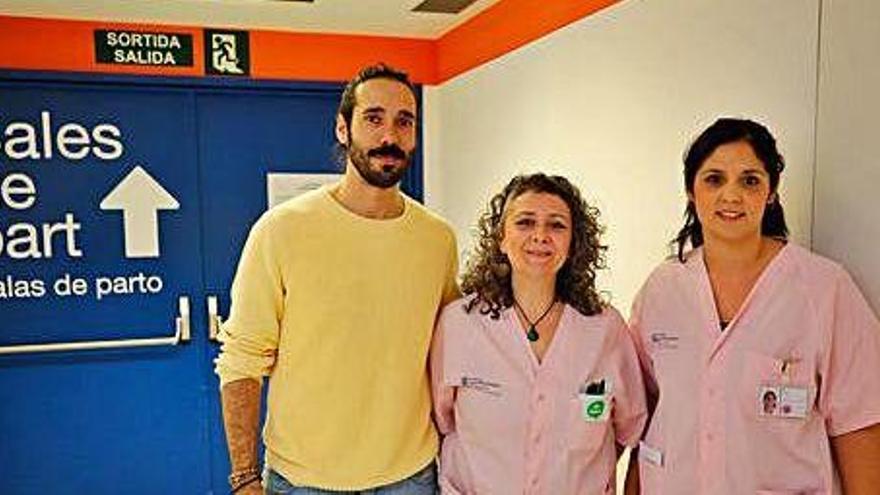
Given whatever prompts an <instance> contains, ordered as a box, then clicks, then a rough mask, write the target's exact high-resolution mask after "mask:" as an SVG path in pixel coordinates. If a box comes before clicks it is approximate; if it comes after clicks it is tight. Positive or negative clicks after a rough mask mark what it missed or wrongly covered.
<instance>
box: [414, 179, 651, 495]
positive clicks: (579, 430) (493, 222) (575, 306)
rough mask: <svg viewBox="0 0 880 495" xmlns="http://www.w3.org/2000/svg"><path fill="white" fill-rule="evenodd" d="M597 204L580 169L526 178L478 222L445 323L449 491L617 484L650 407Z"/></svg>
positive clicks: (443, 393) (441, 418)
mask: <svg viewBox="0 0 880 495" xmlns="http://www.w3.org/2000/svg"><path fill="white" fill-rule="evenodd" d="M597 217H598V211H597V210H596V209H595V208H593V207H590V206H588V205H587V204H586V202H585V201H584V200H583V199H582V198H581V195H580V192H579V191H578V190H577V188H576V187H575V186H573V185H572V184H571V183H570V182H569V181H568V180H566V179H565V178H563V177H559V176H547V175H544V174H540V173H539V174H533V175H521V176H517V177H514V178H513V179H512V180H511V181H510V182H509V183H508V184H507V186H506V187H505V188H504V190H503V191H501V192H500V193H499V194H497V195H495V196H494V197H493V198H492V199H491V201H490V202H489V206H488V208H487V211H486V212H485V213H484V214H483V215H482V217H481V218H480V221H479V241H478V243H477V247H476V252H475V254H474V256H473V258H472V259H471V260H470V263H469V264H468V269H467V273H466V274H465V275H464V279H463V283H462V291H463V292H464V293H465V297H464V298H462V299H459V300H458V301H455V302H453V303H451V304H450V305H448V306H447V307H446V308H444V310H443V312H442V314H441V315H440V319H439V320H438V325H437V329H436V331H435V336H434V339H435V340H434V345H433V347H432V351H431V371H432V382H433V394H434V412H435V417H436V420H437V425H438V428H439V430H440V432H441V434H443V435H444V438H443V446H442V450H441V457H440V485H441V490H442V492H443V493H451V494H511V493H537V494H544V493H546V494H581V493H585V494H591V495H593V494H613V493H614V484H615V483H614V479H615V464H616V460H617V456H618V454H619V452H620V449H621V447H620V446H623V445H632V444H633V443H634V442H636V441H637V439H638V437H639V434H640V433H641V431H642V427H643V425H644V421H645V418H646V410H645V402H644V388H643V385H642V381H641V373H640V371H639V365H638V360H637V357H636V353H635V348H634V346H633V344H632V341H631V340H630V338H629V335H628V333H627V331H626V328H625V326H624V322H623V320H622V319H621V317H620V315H619V314H618V312H617V311H616V310H614V308H612V307H610V306H609V305H608V304H606V303H605V302H603V301H602V298H601V297H600V296H599V294H598V292H597V291H596V287H595V282H596V271H597V270H599V269H601V268H604V266H605V262H604V251H605V246H603V245H602V244H601V243H600V241H599V236H600V234H601V233H602V228H601V227H600V226H599V224H598V221H597Z"/></svg>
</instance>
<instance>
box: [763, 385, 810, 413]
mask: <svg viewBox="0 0 880 495" xmlns="http://www.w3.org/2000/svg"><path fill="white" fill-rule="evenodd" d="M759 392H760V393H759V394H758V397H759V400H758V414H759V415H761V416H765V417H774V418H786V419H803V418H806V417H807V403H808V393H807V388H806V387H797V386H791V385H774V386H762V387H760V389H759Z"/></svg>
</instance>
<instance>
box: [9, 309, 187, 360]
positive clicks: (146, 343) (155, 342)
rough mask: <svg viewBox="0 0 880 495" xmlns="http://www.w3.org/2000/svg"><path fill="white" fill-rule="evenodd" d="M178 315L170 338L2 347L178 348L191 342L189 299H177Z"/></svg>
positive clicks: (24, 349) (12, 350)
mask: <svg viewBox="0 0 880 495" xmlns="http://www.w3.org/2000/svg"><path fill="white" fill-rule="evenodd" d="M177 312H178V315H177V317H176V318H175V319H174V335H171V336H169V337H150V338H144V339H117V340H90V341H82V342H53V343H47V344H16V345H9V346H3V347H0V355H3V354H30V353H39V352H65V351H92V350H98V349H119V348H123V347H157V346H166V345H170V346H176V345H180V344H184V343H186V342H189V340H190V318H189V298H188V297H187V296H180V297H179V298H178V299H177Z"/></svg>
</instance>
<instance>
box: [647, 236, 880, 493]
mask: <svg viewBox="0 0 880 495" xmlns="http://www.w3.org/2000/svg"><path fill="white" fill-rule="evenodd" d="M630 329H631V331H632V333H633V336H634V340H635V343H636V347H637V350H638V352H639V356H640V358H641V359H642V363H643V368H644V371H645V376H646V379H645V381H646V386H647V388H648V395H649V402H652V403H654V402H656V409H655V410H654V412H653V415H652V418H651V420H650V423H649V426H648V429H647V431H646V433H645V437H644V441H643V442H642V448H641V449H640V450H641V451H640V455H639V466H640V477H641V484H642V493H645V494H650V495H673V494H674V495H680V494H717V495H742V494H755V493H758V494H831V493H838V492H837V488H836V487H835V481H834V473H833V471H834V470H833V463H832V458H831V451H830V445H829V441H828V438H829V437H833V436H836V435H841V434H844V433H848V432H852V431H854V430H858V429H861V428H865V427H868V426H871V425H873V424H876V423H878V422H880V324H878V321H877V318H876V316H875V315H874V313H873V312H872V311H871V309H870V307H869V306H868V304H867V302H866V301H865V299H864V297H863V296H862V295H861V293H860V292H859V290H858V289H857V288H856V286H855V284H854V283H853V281H852V279H851V278H850V276H849V275H848V274H847V273H846V271H844V270H843V269H842V268H841V267H840V266H839V265H838V264H836V263H834V262H832V261H830V260H828V259H825V258H822V257H821V256H818V255H815V254H812V253H810V252H809V251H807V250H806V249H804V248H801V247H799V246H797V245H793V244H791V243H789V244H787V245H786V246H785V247H783V248H782V250H781V251H780V252H779V253H778V254H777V255H776V257H775V258H774V259H773V260H772V261H771V262H770V264H769V265H768V266H767V268H766V269H765V270H764V273H763V274H762V275H761V276H760V278H759V279H758V281H757V282H756V284H755V286H754V288H753V289H752V292H751V293H750V294H749V296H748V297H747V298H746V300H745V302H744V303H743V306H742V307H741V308H740V311H739V313H738V314H737V315H736V316H735V317H734V319H733V320H732V321H731V322H730V323H729V324H728V326H727V328H726V330H724V331H722V330H721V329H720V327H719V321H718V316H717V313H716V311H715V303H714V298H713V295H712V289H711V286H710V282H709V278H708V273H707V271H706V266H705V264H704V262H703V253H702V250H701V249H696V250H694V251H692V252H691V253H689V255H688V257H687V260H686V262H685V263H680V262H678V260H670V261H667V262H665V263H663V264H662V265H660V266H659V267H658V268H657V269H656V270H655V271H654V272H653V273H652V274H651V276H650V277H649V278H648V280H647V281H646V282H645V285H644V286H643V287H642V289H641V291H640V293H639V295H638V296H637V298H636V301H635V303H634V306H633V314H632V320H631V325H630Z"/></svg>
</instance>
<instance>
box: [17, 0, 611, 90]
mask: <svg viewBox="0 0 880 495" xmlns="http://www.w3.org/2000/svg"><path fill="white" fill-rule="evenodd" d="M618 1H620V0H542V1H537V0H501V1H499V2H498V3H496V4H495V5H493V6H492V7H490V8H488V9H486V10H484V11H483V12H481V13H479V14H477V15H476V16H474V17H473V18H471V19H470V20H468V21H467V22H465V23H464V24H462V25H460V26H458V27H457V28H454V29H452V30H451V31H449V32H448V33H446V34H445V35H443V36H442V37H441V38H439V39H436V40H426V39H414V38H395V37H386V36H358V35H337V34H307V33H290V32H282V31H260V30H250V31H249V33H250V56H251V74H250V77H252V78H254V79H289V80H311V81H347V80H348V79H350V78H351V77H352V76H353V75H354V74H355V73H356V72H357V71H358V69H360V68H361V67H363V66H365V65H369V64H372V63H375V62H378V61H384V62H387V63H389V64H391V65H394V66H396V67H399V68H401V69H403V70H406V71H407V72H409V74H410V76H411V77H412V79H413V80H414V81H415V82H419V83H423V84H439V83H442V82H444V81H446V80H448V79H450V78H452V77H455V76H456V75H458V74H461V73H462V72H465V71H467V70H470V69H473V68H475V67H478V66H480V65H482V64H484V63H486V62H488V61H490V60H492V59H494V58H497V57H500V56H501V55H504V54H505V53H508V52H510V51H511V50H515V49H516V48H519V47H520V46H523V45H525V44H527V43H529V42H531V41H534V40H536V39H538V38H540V37H542V36H544V35H546V34H548V33H550V32H552V31H554V30H556V29H559V28H560V27H563V26H565V25H567V24H569V23H571V22H574V21H576V20H578V19H581V18H582V17H584V16H587V15H589V14H592V13H594V12H596V11H598V10H601V9H603V8H605V7H608V6H610V5H612V4H615V3H617V2H618ZM95 29H124V30H131V31H146V32H154V31H157V32H173V33H184V34H191V35H192V37H193V67H155V66H146V65H113V64H98V63H96V62H95V48H94V30H95ZM0 46H2V47H4V49H3V50H4V51H3V55H2V56H0V68H4V69H21V70H47V71H67V72H103V73H118V74H139V75H161V76H203V75H204V47H203V46H202V29H201V28H197V27H187V26H172V25H150V24H125V23H113V22H95V21H73V20H61V19H43V18H29V17H16V16H6V15H0Z"/></svg>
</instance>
